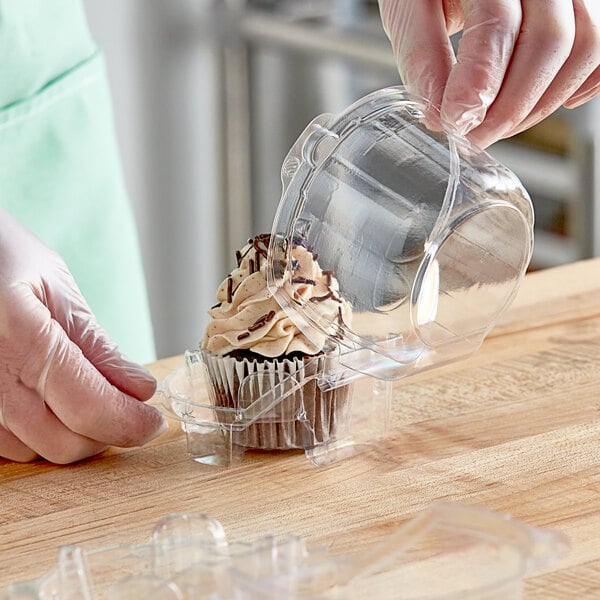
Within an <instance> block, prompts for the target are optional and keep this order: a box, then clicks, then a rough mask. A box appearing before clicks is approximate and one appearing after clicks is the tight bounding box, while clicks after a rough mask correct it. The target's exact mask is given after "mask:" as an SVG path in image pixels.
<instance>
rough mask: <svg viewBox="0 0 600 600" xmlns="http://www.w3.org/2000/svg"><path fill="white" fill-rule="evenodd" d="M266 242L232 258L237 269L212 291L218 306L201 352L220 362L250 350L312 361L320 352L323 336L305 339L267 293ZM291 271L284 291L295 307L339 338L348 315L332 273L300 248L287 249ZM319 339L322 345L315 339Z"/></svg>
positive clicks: (259, 239)
mask: <svg viewBox="0 0 600 600" xmlns="http://www.w3.org/2000/svg"><path fill="white" fill-rule="evenodd" d="M269 239H270V236H269V235H268V234H262V235H258V236H256V237H255V238H252V239H250V240H248V243H247V244H246V245H245V246H244V247H243V248H242V249H241V250H238V251H237V252H236V258H237V267H236V268H235V269H234V270H233V271H232V272H231V273H230V274H229V275H228V276H227V277H226V278H225V279H224V280H223V282H222V283H221V285H220V286H219V288H218V290H217V301H218V304H216V305H215V306H213V307H212V308H211V309H210V310H209V311H208V314H209V315H210V317H211V322H210V323H209V325H208V327H207V329H206V333H205V334H204V339H203V341H202V348H203V349H206V350H209V351H210V352H212V353H213V354H217V355H219V356H223V355H226V354H229V353H231V352H234V351H236V350H249V351H251V352H253V353H255V354H260V355H261V356H264V357H267V358H275V357H279V356H282V355H286V354H291V353H292V352H301V353H303V354H309V355H314V354H317V353H319V352H321V351H322V350H323V346H324V345H325V340H326V336H325V335H324V334H319V335H317V333H315V334H314V336H312V337H313V340H310V339H308V338H307V337H306V336H305V335H304V334H303V333H302V331H301V330H300V329H298V327H296V325H295V324H294V322H293V321H292V320H291V319H290V318H289V317H288V316H287V314H286V313H285V311H284V310H283V309H282V308H281V307H280V306H279V304H278V303H277V300H275V298H274V297H273V296H272V295H271V293H270V292H269V289H268V288H267V280H266V267H267V249H268V246H269ZM291 255H292V265H293V271H292V272H286V277H287V278H288V279H287V281H285V282H284V287H288V286H290V287H289V288H288V289H287V290H286V291H287V292H288V294H289V295H290V297H293V298H294V299H295V301H297V302H298V303H299V304H305V303H307V302H310V303H311V304H313V305H314V310H316V311H318V313H319V316H320V317H321V320H324V321H327V322H330V323H331V334H332V335H339V332H340V328H341V326H343V325H349V323H350V318H351V309H350V306H349V305H348V303H347V302H346V301H345V300H344V299H343V298H341V297H340V296H339V285H338V282H337V280H336V279H335V277H334V276H333V273H332V272H331V271H323V270H322V269H321V267H320V266H319V264H318V262H317V255H316V254H313V253H312V249H311V248H310V247H307V246H306V245H304V244H303V243H301V242H298V243H296V244H293V245H292V249H291ZM319 338H322V339H319Z"/></svg>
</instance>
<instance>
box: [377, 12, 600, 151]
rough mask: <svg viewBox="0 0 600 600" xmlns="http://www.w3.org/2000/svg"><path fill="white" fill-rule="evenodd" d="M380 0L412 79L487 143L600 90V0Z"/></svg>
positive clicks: (446, 116) (462, 129)
mask: <svg viewBox="0 0 600 600" xmlns="http://www.w3.org/2000/svg"><path fill="white" fill-rule="evenodd" d="M379 4H380V8H381V18H382V21H383V25H384V28H385V30H386V33H387V35H388V37H389V38H390V40H391V42H392V46H393V49H394V52H395V55H396V60H397V63H398V68H399V71H400V75H401V77H402V80H403V82H404V84H405V85H406V86H407V87H408V88H409V90H411V91H413V92H415V93H418V94H419V95H421V96H423V97H425V98H427V99H428V100H430V101H431V102H432V104H433V105H434V106H436V107H438V108H440V113H441V118H442V121H444V122H445V123H446V124H447V125H449V126H450V127H453V128H455V129H456V130H458V132H459V133H461V134H463V135H466V134H468V137H469V138H471V139H472V140H473V141H474V142H475V143H477V144H478V145H479V146H481V147H486V146H488V145H489V144H491V143H492V142H495V141H496V140H498V139H500V138H503V137H508V136H510V135H514V134H515V133H518V132H520V131H523V130H524V129H527V128H529V127H531V126H532V125H535V124H536V123H538V122H539V121H541V120H542V119H544V118H545V117H547V116H548V115H549V114H550V113H552V112H553V111H554V110H556V109H557V108H558V107H559V106H561V105H564V106H566V107H567V108H574V107H576V106H579V105H580V104H583V103H584V102H586V101H587V100H589V99H591V98H593V97H594V96H595V95H596V94H597V93H598V92H599V91H600V68H599V65H600V0H379ZM461 30H462V32H463V33H462V38H461V40H460V42H459V46H458V52H457V54H456V56H455V55H454V51H453V49H452V46H451V44H450V39H449V36H450V35H451V34H453V33H456V32H458V31H461Z"/></svg>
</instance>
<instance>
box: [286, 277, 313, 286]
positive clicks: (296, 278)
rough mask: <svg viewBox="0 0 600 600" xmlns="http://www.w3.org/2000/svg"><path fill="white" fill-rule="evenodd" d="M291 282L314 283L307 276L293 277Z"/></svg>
mask: <svg viewBox="0 0 600 600" xmlns="http://www.w3.org/2000/svg"><path fill="white" fill-rule="evenodd" d="M292 283H306V284H307V285H316V282H315V280H314V279H308V277H294V278H293V279H292Z"/></svg>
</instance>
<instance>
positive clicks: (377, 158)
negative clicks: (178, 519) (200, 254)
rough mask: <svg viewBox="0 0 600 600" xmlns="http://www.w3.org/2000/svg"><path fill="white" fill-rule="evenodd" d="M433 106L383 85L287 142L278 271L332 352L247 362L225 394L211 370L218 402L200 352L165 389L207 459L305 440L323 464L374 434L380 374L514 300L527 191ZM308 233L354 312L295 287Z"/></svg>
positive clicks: (525, 242)
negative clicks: (346, 313) (250, 367)
mask: <svg viewBox="0 0 600 600" xmlns="http://www.w3.org/2000/svg"><path fill="white" fill-rule="evenodd" d="M426 111H427V112H428V114H430V111H431V108H430V107H428V105H427V103H426V102H425V101H424V100H422V99H420V98H416V97H414V96H412V95H410V94H408V93H407V92H406V90H404V89H403V88H401V87H393V88H387V89H384V90H379V91H377V92H375V93H373V94H371V95H369V96H366V97H365V98H363V99H361V100H359V101H358V102H357V103H355V104H354V105H352V106H351V107H350V108H348V109H347V110H346V111H345V112H343V113H341V114H339V115H321V116H319V117H317V118H316V119H315V120H314V121H313V122H312V123H311V124H310V125H309V126H308V127H307V129H306V130H305V131H304V132H303V133H302V135H301V136H300V137H299V139H298V140H297V142H296V143H295V145H294V146H293V147H292V149H291V150H290V153H289V154H288V156H287V158H286V159H285V161H284V163H283V167H282V171H281V174H282V181H283V194H282V198H281V201H280V204H279V208H278V210H277V214H276V216H275V219H274V223H273V229H272V233H271V235H270V241H269V249H268V253H267V262H266V279H267V285H268V287H269V291H270V293H271V294H272V295H273V296H274V297H275V299H276V300H277V302H278V304H279V305H280V306H281V307H282V309H283V310H284V311H285V312H286V314H287V315H288V316H289V318H290V319H291V320H292V321H293V323H294V324H295V325H296V327H297V328H298V329H300V330H301V331H302V333H303V334H304V335H305V336H306V337H307V338H308V339H309V340H311V341H313V343H314V345H315V346H316V347H321V344H322V341H323V339H325V340H326V342H325V347H324V351H325V355H324V356H322V357H318V358H315V359H313V360H309V361H307V362H306V363H305V364H304V366H303V367H300V368H298V370H297V371H296V372H294V373H285V374H282V375H281V376H279V375H278V376H277V377H276V378H273V376H272V374H262V373H253V374H252V375H251V376H247V377H245V378H244V377H241V379H242V380H241V381H239V384H238V382H235V383H234V388H236V386H237V389H235V392H236V393H235V394H233V395H235V399H234V401H232V402H230V404H229V405H228V406H221V405H220V404H219V401H218V398H217V397H216V396H217V394H215V393H212V394H210V392H211V386H210V385H209V386H208V391H209V395H210V399H211V402H210V405H209V403H208V402H207V396H206V395H204V396H203V397H202V394H205V392H204V389H205V388H204V385H203V383H202V382H201V380H200V377H199V374H200V372H201V368H200V366H199V363H201V362H202V354H201V353H200V352H196V353H191V354H189V355H188V357H187V369H186V371H185V372H179V373H176V374H174V375H173V376H172V377H170V378H169V379H168V380H167V381H166V382H164V384H163V385H162V387H161V390H162V393H163V397H164V399H165V400H164V402H163V406H164V407H165V410H166V411H167V413H168V414H169V415H170V416H172V417H175V418H178V419H180V420H181V421H182V422H183V423H184V429H185V430H186V432H187V434H188V441H189V448H190V451H191V452H192V454H193V455H194V456H195V457H196V458H197V459H198V460H201V461H204V462H208V463H213V464H232V463H235V462H236V461H237V460H239V459H240V458H241V456H242V455H243V454H244V449H246V448H249V447H252V446H253V445H254V446H258V447H260V448H272V449H277V448H281V447H286V448H289V447H298V448H304V449H305V450H306V451H307V455H308V457H309V459H310V460H312V461H313V462H314V463H316V464H324V463H328V462H332V461H335V460H338V459H339V458H343V457H345V456H348V455H349V454H352V453H353V452H354V451H356V450H358V449H362V448H364V447H365V443H366V444H367V445H368V444H369V443H371V444H372V443H375V442H376V441H377V439H379V438H380V436H381V434H382V433H384V432H385V429H386V427H387V422H388V421H389V410H388V407H389V401H390V388H389V386H386V385H385V384H381V383H377V382H385V381H392V380H395V379H399V378H402V377H407V376H409V375H412V374H414V373H418V372H420V371H423V370H425V369H431V368H435V367H438V366H440V365H443V364H445V363H448V362H450V361H454V360H457V359H459V358H462V357H464V356H467V355H468V354H471V353H472V352H474V351H475V350H476V349H477V348H478V347H479V346H480V344H481V343H482V341H483V339H484V338H485V335H486V334H487V332H488V331H489V330H490V329H491V328H492V327H493V325H494V324H495V323H496V321H497V320H498V318H499V317H500V316H501V314H502V313H503V312H504V310H505V309H506V308H507V306H508V305H509V304H510V302H511V301H512V299H513V297H514V295H515V293H516V291H517V289H518V286H519V283H520V282H521V280H522V277H523V275H524V274H525V270H526V268H527V265H528V263H529V260H530V258H531V252H532V248H533V211H532V206H531V201H530V199H529V196H528V195H527V192H526V191H525V189H524V188H523V186H522V185H521V183H520V182H519V180H518V179H517V178H516V177H515V175H514V174H513V173H511V172H510V171H509V170H508V169H506V168H505V167H503V166H502V165H500V164H499V163H498V162H497V161H496V160H495V159H494V158H492V157H491V156H490V155H489V154H487V153H486V152H484V151H482V150H480V149H478V148H476V147H475V146H473V145H472V144H471V143H470V142H469V141H468V140H466V139H464V138H460V137H458V136H457V135H456V134H455V133H453V132H451V131H431V130H430V129H428V128H427V126H426V125H425V116H424V115H425V113H426ZM297 245H302V246H303V247H304V248H306V249H307V250H308V251H309V252H311V253H313V257H317V256H318V263H319V265H320V267H321V268H322V269H323V270H325V271H330V272H331V273H332V274H333V276H334V277H335V278H336V280H337V282H338V283H339V292H337V293H338V294H339V296H340V297H341V298H343V299H345V300H346V301H347V302H348V303H349V305H350V306H351V308H352V319H351V322H350V320H349V319H348V320H347V321H348V322H346V321H345V320H344V319H342V318H341V316H340V318H339V319H337V320H336V321H335V322H333V323H332V322H331V320H330V319H329V320H327V319H325V318H324V317H323V316H322V313H320V312H319V310H318V306H317V305H316V303H315V302H311V301H307V300H305V299H303V298H302V297H301V296H300V295H298V294H297V291H296V290H295V288H294V286H293V285H291V283H292V282H293V279H294V271H295V269H296V268H297V262H298V261H296V260H294V258H293V256H292V250H293V248H294V246H297ZM340 315H341V313H340ZM361 377H364V378H367V381H366V382H365V381H364V380H363V379H361ZM315 385H316V386H317V387H314V388H313V387H310V386H315ZM309 387H310V389H309ZM199 390H202V392H200V391H199ZM311 390H316V391H315V392H314V393H313V391H311ZM328 391H332V393H331V394H329V395H327V394H326V392H328ZM213 392H214V390H213ZM315 393H316V394H317V395H318V396H319V400H318V406H316V405H315V402H314V397H315ZM345 395H346V396H348V398H345V397H344V396H345ZM322 397H323V398H324V399H323V400H321V398H322ZM330 397H333V398H334V400H332V401H330V400H329V399H328V398H330ZM221 404H223V402H221ZM355 411H358V414H357V415H356V418H355V416H354V414H353V413H354V412H355ZM330 422H332V423H334V425H333V426H332V427H329V426H328V424H329V423H330ZM324 423H325V425H324ZM271 425H272V429H273V431H269V427H270V426H271ZM372 435H373V437H370V436H372ZM252 440H254V441H252Z"/></svg>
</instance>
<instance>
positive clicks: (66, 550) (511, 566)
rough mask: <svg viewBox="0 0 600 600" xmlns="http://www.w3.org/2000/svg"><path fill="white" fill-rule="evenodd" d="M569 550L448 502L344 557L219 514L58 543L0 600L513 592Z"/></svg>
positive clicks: (464, 597)
mask: <svg viewBox="0 0 600 600" xmlns="http://www.w3.org/2000/svg"><path fill="white" fill-rule="evenodd" d="M567 549H568V544H567V541H566V539H565V538H564V536H562V535H561V534H559V533H557V532H554V531H550V530H545V529H538V528H534V527H530V526H529V525H526V524H525V523H522V522H519V521H516V520H513V519H511V518H509V517H507V516H504V515H500V514H498V513H494V512H490V511H487V510H484V509H479V508H472V507H467V506H463V505H460V504H450V503H443V504H438V505H434V506H433V507H431V508H430V509H429V510H426V511H424V512H422V513H420V514H419V515H417V516H416V517H415V518H413V519H412V520H410V521H408V522H407V523H405V524H404V525H402V526H401V527H399V528H398V529H397V530H396V531H394V532H393V533H392V534H390V535H389V536H388V537H387V538H385V539H384V540H383V541H381V542H379V543H376V544H374V545H372V546H371V547H370V548H367V549H366V550H365V551H363V552H362V553H359V554H354V555H351V556H332V555H331V554H329V553H328V552H327V550H326V549H325V548H322V547H321V548H308V547H307V545H306V544H305V543H304V541H303V540H302V539H301V538H299V537H296V536H291V535H290V536H285V537H282V538H273V537H264V538H261V539H258V540H256V541H253V542H230V541H228V540H227V537H226V535H225V532H224V530H223V528H222V527H221V525H220V523H219V522H218V521H215V520H214V519H211V518H209V517H207V516H205V515H193V514H192V515H189V514H188V515H186V514H183V515H181V514H178V515H170V516H168V517H166V518H164V519H162V520H161V521H159V523H158V524H157V526H156V527H155V529H154V532H153V534H152V539H151V541H150V543H148V544H145V545H137V546H132V545H120V546H114V547H110V548H102V549H96V550H91V551H84V550H82V549H81V548H78V547H76V546H66V547H63V548H61V550H60V552H59V560H58V564H57V565H56V567H54V568H53V569H51V570H50V572H48V573H47V574H46V575H45V576H43V577H41V578H40V579H39V580H37V581H31V582H26V583H21V584H17V585H14V586H11V587H10V588H8V589H7V590H6V591H5V592H4V593H0V600H71V599H75V598H77V599H78V600H80V599H82V600H188V599H190V600H191V599H192V598H193V599H196V600H203V599H206V600H333V599H340V600H341V599H344V600H359V599H360V600H362V599H367V598H397V599H399V600H517V599H519V598H521V592H522V583H523V579H524V578H525V577H527V576H529V575H531V574H532V573H534V572H535V571H536V570H537V569H539V568H540V567H542V566H544V565H546V564H548V563H550V562H552V561H553V560H555V559H557V558H558V557H560V556H562V555H563V554H564V553H565V552H566V551H567Z"/></svg>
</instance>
